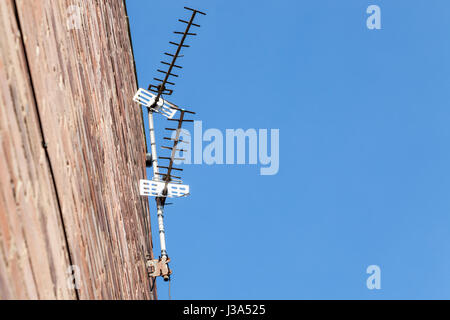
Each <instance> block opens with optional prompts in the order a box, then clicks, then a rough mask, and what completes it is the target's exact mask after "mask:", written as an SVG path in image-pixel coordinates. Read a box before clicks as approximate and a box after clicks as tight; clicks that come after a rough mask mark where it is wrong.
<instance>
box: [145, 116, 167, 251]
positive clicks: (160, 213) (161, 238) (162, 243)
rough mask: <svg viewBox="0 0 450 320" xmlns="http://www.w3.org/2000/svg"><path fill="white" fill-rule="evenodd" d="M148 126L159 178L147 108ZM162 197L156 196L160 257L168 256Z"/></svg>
mask: <svg viewBox="0 0 450 320" xmlns="http://www.w3.org/2000/svg"><path fill="white" fill-rule="evenodd" d="M148 126H149V129H150V144H151V150H152V159H153V178H154V179H155V180H160V177H159V172H158V155H157V154H156V138H155V125H154V123H153V111H152V110H150V109H149V110H148ZM162 200H163V199H162V198H160V197H157V198H156V208H157V215H158V229H159V243H160V246H161V258H168V256H167V250H166V233H165V231H164V204H163V201H162Z"/></svg>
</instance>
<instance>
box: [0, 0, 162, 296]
mask: <svg viewBox="0 0 450 320" xmlns="http://www.w3.org/2000/svg"><path fill="white" fill-rule="evenodd" d="M15 4H16V8H17V13H18V15H17V19H18V21H19V24H17V23H16V25H15V20H16V17H15V16H14V13H13V11H14V10H13V9H14V1H13V0H6V1H5V0H2V1H1V2H0V13H1V18H2V21H1V22H0V25H1V28H2V29H3V28H4V29H5V30H7V33H8V37H7V38H3V37H2V38H1V39H0V44H1V51H0V53H1V55H0V86H1V87H0V93H1V99H2V100H1V103H2V108H1V110H0V137H1V145H0V148H2V150H1V151H0V152H1V153H2V154H4V155H6V157H3V158H2V161H0V174H1V177H0V179H1V180H0V182H1V184H0V191H1V192H2V194H1V197H0V242H1V243H0V244H1V251H0V298H48V299H52V298H63V299H71V298H75V294H74V290H70V289H68V287H67V283H66V282H67V278H68V274H67V268H68V267H69V266H70V263H72V264H73V265H76V266H77V267H78V268H79V270H80V283H79V284H80V289H79V290H78V296H79V298H81V299H154V298H156V292H155V290H153V291H151V290H150V288H151V283H150V281H149V279H148V277H147V274H146V270H145V256H146V254H151V252H152V248H151V247H152V244H151V233H150V224H149V221H148V219H149V218H148V217H149V212H148V202H147V199H145V198H142V197H140V195H139V188H138V183H139V179H141V178H144V177H145V176H146V175H145V140H144V139H145V138H144V133H143V129H142V128H143V120H142V111H141V108H140V107H139V106H137V105H136V104H134V103H132V97H133V94H134V92H135V91H136V89H137V84H136V79H135V71H134V66H133V55H132V50H131V44H130V39H129V34H128V24H127V17H126V14H125V8H124V3H123V2H122V1H107V0H102V1H94V0H92V1H65V0H58V1H55V0H16V1H15ZM71 6H76V8H79V9H77V10H75V11H73V10H72V9H73V7H71ZM70 8H72V9H70ZM77 12H79V13H80V15H79V18H80V22H81V25H79V28H73V24H72V25H71V24H70V23H69V22H70V19H73V16H72V15H73V14H74V13H75V14H76V13H77ZM77 17H78V16H77ZM20 31H21V32H22V37H23V45H24V49H25V50H23V46H22V44H21V43H22V40H21V38H20V37H21V35H20ZM27 62H28V67H29V71H30V72H28V67H27ZM34 99H35V100H36V104H35V103H34ZM39 123H40V124H41V126H42V131H43V136H42V135H41V132H40V129H39V128H40V127H39ZM42 140H45V142H46V144H47V151H48V157H49V161H46V156H45V150H44V148H43V147H42ZM52 179H54V182H55V183H54V185H53V184H52V181H53V180H52ZM19 186H20V187H19ZM18 188H20V189H19V191H17V189H18ZM58 203H59V205H60V209H59V208H58ZM66 243H67V244H68V245H66ZM14 254H15V255H16V256H15V258H14V259H11V257H12V256H13V255H14ZM20 283H21V284H22V285H20Z"/></svg>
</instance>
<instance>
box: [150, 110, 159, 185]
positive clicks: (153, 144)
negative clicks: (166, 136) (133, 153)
mask: <svg viewBox="0 0 450 320" xmlns="http://www.w3.org/2000/svg"><path fill="white" fill-rule="evenodd" d="M148 126H149V129H150V146H151V150H152V160H153V179H155V180H160V179H159V173H158V155H157V154H156V138H155V125H154V124H153V111H152V110H150V109H148Z"/></svg>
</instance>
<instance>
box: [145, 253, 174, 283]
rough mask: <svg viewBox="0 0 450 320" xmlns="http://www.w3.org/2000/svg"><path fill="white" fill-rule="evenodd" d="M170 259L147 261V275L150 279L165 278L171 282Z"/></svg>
mask: <svg viewBox="0 0 450 320" xmlns="http://www.w3.org/2000/svg"><path fill="white" fill-rule="evenodd" d="M169 262H170V258H169V257H166V256H163V257H162V258H159V259H154V260H147V273H148V276H149V277H163V279H164V281H169V278H170V275H171V274H172V270H170V268H169Z"/></svg>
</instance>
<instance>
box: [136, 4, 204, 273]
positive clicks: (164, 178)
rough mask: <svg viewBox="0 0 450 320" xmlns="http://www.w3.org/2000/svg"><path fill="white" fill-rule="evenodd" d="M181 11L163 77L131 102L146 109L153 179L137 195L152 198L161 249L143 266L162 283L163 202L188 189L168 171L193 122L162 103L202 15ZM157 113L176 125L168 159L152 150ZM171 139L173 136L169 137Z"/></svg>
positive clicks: (165, 259) (166, 269)
mask: <svg viewBox="0 0 450 320" xmlns="http://www.w3.org/2000/svg"><path fill="white" fill-rule="evenodd" d="M184 8H185V9H187V10H189V11H192V15H191V18H190V19H189V21H186V20H182V19H179V21H180V22H182V23H185V24H187V26H186V29H185V30H184V32H179V31H175V32H174V33H175V34H181V35H182V37H181V40H180V42H179V43H176V42H172V41H170V42H169V43H170V44H172V45H175V46H177V49H176V51H175V54H171V53H168V52H165V53H164V54H165V55H166V56H169V57H172V60H171V62H166V61H161V63H162V64H163V65H167V66H169V68H168V69H167V71H164V70H160V69H158V70H157V71H158V72H160V73H162V74H164V78H163V79H159V78H153V79H154V80H156V81H158V82H159V83H158V84H157V85H153V84H150V85H149V87H148V89H147V90H148V91H147V90H144V89H139V90H138V92H137V93H136V95H135V96H134V98H133V100H134V101H136V102H138V103H139V104H141V105H143V106H145V107H147V109H148V123H149V131H150V144H151V155H147V159H149V160H150V162H151V165H152V167H153V179H152V180H140V194H141V195H142V196H153V197H155V198H156V199H155V200H156V208H157V217H158V228H159V240H160V247H161V256H160V258H159V259H155V260H148V261H147V267H148V269H149V276H151V277H157V276H162V277H163V279H164V280H165V281H168V280H169V279H170V275H171V274H172V271H171V270H170V268H169V262H170V258H169V256H168V254H167V249H166V234H165V229H164V207H165V204H166V199H167V198H168V197H169V198H175V197H184V196H187V195H189V186H188V185H183V184H182V181H181V177H178V176H174V175H172V171H173V170H176V171H183V169H181V168H175V167H174V161H175V160H184V159H177V158H175V155H176V152H177V151H179V152H184V151H186V150H183V149H179V148H178V145H179V144H181V143H186V142H185V141H182V140H180V134H181V129H182V125H183V123H184V122H193V120H187V119H185V114H195V113H194V112H192V111H188V110H185V109H183V108H180V107H178V106H176V105H175V104H173V103H170V102H169V101H166V100H164V98H163V96H164V95H169V96H170V95H172V93H173V89H168V88H166V86H167V85H172V86H173V85H175V83H173V82H171V81H169V78H170V77H175V78H178V75H177V74H174V73H172V71H173V69H174V68H178V69H182V67H181V66H179V65H177V64H176V62H177V59H178V58H180V57H183V55H180V52H181V50H182V48H188V47H189V45H186V44H184V43H185V40H186V38H187V37H188V36H195V35H197V34H196V33H191V32H189V31H190V29H191V27H192V26H194V27H200V25H198V24H196V23H194V19H195V17H196V15H197V14H202V15H206V14H205V13H204V12H201V11H199V10H195V9H191V8H188V7H184ZM177 111H179V112H180V117H179V118H178V119H173V117H174V116H175V114H176V113H177ZM154 112H157V113H161V114H162V115H163V116H165V117H166V118H168V120H169V121H175V122H178V124H177V127H176V128H166V130H168V131H171V132H172V133H173V132H175V138H172V137H164V139H165V140H169V141H173V144H172V146H162V148H163V149H166V150H170V151H171V153H170V157H158V156H157V151H156V137H155V126H154V121H153V113H154ZM172 136H173V135H172ZM158 159H162V160H168V161H169V163H168V165H167V166H160V165H158ZM159 169H164V170H166V171H165V172H164V173H160V171H159Z"/></svg>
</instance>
